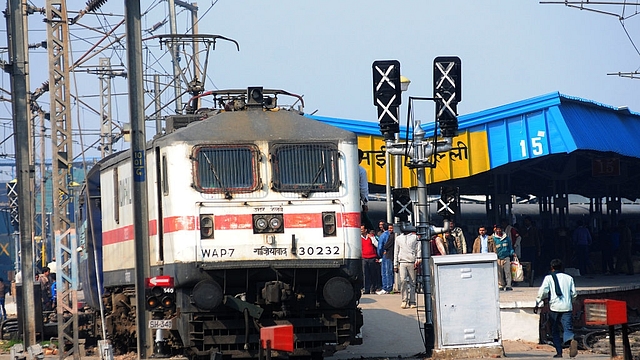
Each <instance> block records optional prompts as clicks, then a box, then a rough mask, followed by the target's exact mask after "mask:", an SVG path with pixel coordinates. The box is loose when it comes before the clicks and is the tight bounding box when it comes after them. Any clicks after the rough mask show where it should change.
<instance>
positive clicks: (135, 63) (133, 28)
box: [124, 0, 153, 359]
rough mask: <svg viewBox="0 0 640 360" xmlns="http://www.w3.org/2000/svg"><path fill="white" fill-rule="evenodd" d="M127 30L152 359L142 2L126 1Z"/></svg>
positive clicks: (147, 348)
mask: <svg viewBox="0 0 640 360" xmlns="http://www.w3.org/2000/svg"><path fill="white" fill-rule="evenodd" d="M124 3H125V17H126V26H127V65H128V66H127V68H128V69H129V118H130V119H131V166H132V169H131V174H132V177H133V186H132V197H133V199H132V200H133V214H134V218H133V232H134V243H135V245H134V246H135V263H136V320H137V328H136V329H137V335H138V339H137V340H138V357H139V358H140V359H146V358H148V357H149V356H150V355H151V352H152V350H153V347H152V346H151V344H152V343H153V342H152V341H153V339H152V337H151V332H150V331H149V329H147V325H148V323H149V322H148V319H149V316H148V313H147V311H146V306H145V294H144V283H145V280H146V279H147V278H149V277H150V274H151V269H150V256H149V209H148V206H147V204H148V202H149V201H148V194H147V179H146V172H147V168H146V160H147V158H146V152H145V150H146V135H145V126H144V121H145V118H144V88H143V72H144V69H143V67H142V35H141V34H142V28H141V25H140V17H141V15H140V0H125V1H124Z"/></svg>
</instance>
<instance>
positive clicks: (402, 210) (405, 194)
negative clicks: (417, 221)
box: [391, 188, 413, 222]
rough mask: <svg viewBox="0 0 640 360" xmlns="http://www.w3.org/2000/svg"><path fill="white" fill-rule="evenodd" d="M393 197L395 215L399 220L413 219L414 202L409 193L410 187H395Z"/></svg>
mask: <svg viewBox="0 0 640 360" xmlns="http://www.w3.org/2000/svg"><path fill="white" fill-rule="evenodd" d="M391 195H392V198H393V215H394V216H395V217H397V218H398V219H399V221H405V222H406V221H410V220H412V219H413V203H412V202H411V196H410V195H409V189H408V188H398V189H393V190H392V192H391Z"/></svg>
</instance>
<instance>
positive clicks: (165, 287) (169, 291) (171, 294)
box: [145, 275, 176, 311]
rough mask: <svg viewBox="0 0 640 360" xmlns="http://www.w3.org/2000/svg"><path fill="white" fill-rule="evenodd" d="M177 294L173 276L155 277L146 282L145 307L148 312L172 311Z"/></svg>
mask: <svg viewBox="0 0 640 360" xmlns="http://www.w3.org/2000/svg"><path fill="white" fill-rule="evenodd" d="M175 294H176V292H175V289H174V281H173V277H171V276H166V275H165V276H154V277H151V278H147V279H146V281H145V305H146V309H147V310H148V311H157V310H169V309H172V308H173V307H174V306H175V303H176V295H175Z"/></svg>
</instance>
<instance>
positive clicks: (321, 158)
mask: <svg viewBox="0 0 640 360" xmlns="http://www.w3.org/2000/svg"><path fill="white" fill-rule="evenodd" d="M338 154H339V153H338V147H337V145H335V144H331V143H318V144H277V145H275V146H274V147H273V150H272V155H271V159H272V167H273V168H272V173H273V188H274V190H277V191H301V192H303V194H306V195H308V194H309V193H310V192H319V191H322V192H329V191H337V190H338V186H339V183H340V181H339V180H340V177H339V174H338Z"/></svg>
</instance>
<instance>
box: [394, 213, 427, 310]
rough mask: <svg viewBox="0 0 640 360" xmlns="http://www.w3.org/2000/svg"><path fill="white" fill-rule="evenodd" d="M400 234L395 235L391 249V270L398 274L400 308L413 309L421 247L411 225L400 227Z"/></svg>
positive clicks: (414, 306)
mask: <svg viewBox="0 0 640 360" xmlns="http://www.w3.org/2000/svg"><path fill="white" fill-rule="evenodd" d="M401 229H402V235H398V236H396V241H395V244H394V250H393V271H394V272H395V273H398V274H399V275H400V284H401V285H400V294H401V296H402V304H401V305H400V307H401V308H403V309H406V308H412V309H415V308H416V306H417V304H416V269H417V268H418V266H420V261H421V260H422V248H421V247H420V241H418V236H417V235H416V228H415V227H414V226H412V225H409V226H404V227H401Z"/></svg>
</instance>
